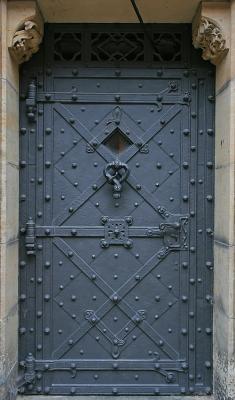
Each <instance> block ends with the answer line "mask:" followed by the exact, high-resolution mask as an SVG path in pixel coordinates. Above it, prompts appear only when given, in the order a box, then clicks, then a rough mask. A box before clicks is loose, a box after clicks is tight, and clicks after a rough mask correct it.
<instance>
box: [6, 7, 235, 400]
mask: <svg viewBox="0 0 235 400" xmlns="http://www.w3.org/2000/svg"><path fill="white" fill-rule="evenodd" d="M12 3H14V2H12ZM19 3H21V2H19ZM22 3H23V2H22ZM28 3H29V4H30V3H31V1H29V2H28ZM221 3H223V2H221ZM233 6H234V4H233ZM7 7H8V6H7V2H6V1H3V2H2V3H1V11H2V20H3V22H4V21H5V28H4V30H3V32H4V35H3V40H4V39H5V43H7V32H6V26H11V27H12V26H14V29H13V30H14V31H16V30H17V27H18V24H17V17H16V16H13V13H9V12H8V11H9V10H8V9H7ZM34 7H35V5H34ZM212 11H213V12H214V18H215V20H216V19H217V18H218V13H219V16H220V23H221V24H222V26H223V28H224V31H225V32H226V34H227V41H228V43H229V41H230V39H232V38H234V36H233V35H234V34H232V33H231V32H230V30H229V29H230V25H229V24H230V19H231V17H232V16H233V18H234V12H235V9H234V7H232V5H231V7H230V4H228V3H227V4H226V7H225V9H223V8H222V6H221V4H220V6H219V5H218V8H216V6H214V8H213V10H212ZM31 14H32V4H31V8H30V9H28V10H27V7H26V8H25V9H24V18H26V17H27V16H29V15H31ZM21 17H22V15H21ZM9 21H10V22H9ZM156 22H157V21H156ZM11 34H12V32H10V35H11ZM1 50H2V53H1V59H2V65H1V68H2V78H1V88H0V91H1V94H2V96H1V98H2V100H1V105H0V107H1V115H2V117H1V121H0V122H1V129H2V135H1V169H0V179H1V181H0V189H1V209H0V212H1V215H0V217H1V218H0V220H1V225H0V233H1V254H0V260H1V266H0V268H1V282H0V285H1V317H2V321H3V323H2V325H1V330H2V331H1V345H2V346H1V355H3V356H4V359H5V360H6V361H5V362H4V364H2V365H1V368H2V370H3V371H4V375H3V376H4V388H6V390H7V393H8V392H9V391H11V393H13V395H14V393H16V392H15V391H14V389H13V388H14V387H15V382H16V376H17V358H18V348H17V343H18V310H17V309H18V307H17V304H18V284H17V280H18V279H17V276H18V239H17V235H18V194H19V184H18V165H19V154H18V128H19V122H18V121H19V113H18V104H19V91H18V83H19V67H18V62H17V60H16V59H14V58H11V57H10V55H9V53H8V49H7V48H4V49H3V48H2V47H1ZM234 52H235V46H232V47H231V48H230V54H229V55H228V56H227V57H226V58H225V59H224V60H223V61H222V62H221V63H219V64H218V65H217V68H216V112H215V126H216V128H215V130H216V144H215V160H216V161H215V215H214V221H215V235H214V260H215V265H214V269H215V277H214V293H215V298H214V335H213V338H214V352H213V359H214V394H215V397H216V398H217V399H223V400H224V399H226V400H229V399H232V398H234V396H235V385H234V383H235V378H234V364H235V362H234V358H233V353H234V347H235V344H234V332H235V326H234V323H235V318H234V317H235V307H234V304H235V301H234V299H235V287H234V243H235V241H234V208H235V207H234V175H235V173H234V158H235V156H234V136H235V135H234V125H235V124H234V104H235V90H234V89H235V81H234V79H232V78H233V73H232V70H231V66H232V65H233V63H232V60H233V57H234ZM232 56H233V57H232ZM6 267H8V268H6ZM222 268H223V269H222ZM221 269H222V271H223V273H222V274H221ZM9 288H11V290H10V291H9ZM9 388H10V389H9ZM3 390H5V389H3ZM194 399H195V397H194Z"/></svg>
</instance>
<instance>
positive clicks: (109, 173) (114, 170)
mask: <svg viewBox="0 0 235 400" xmlns="http://www.w3.org/2000/svg"><path fill="white" fill-rule="evenodd" d="M129 173H130V170H129V167H128V165H127V164H125V163H123V162H121V161H118V160H116V161H112V162H110V163H108V164H107V165H106V167H105V168H104V176H105V178H106V179H107V181H108V183H110V184H111V185H113V197H114V198H115V199H119V198H120V197H121V191H122V182H123V181H125V180H126V179H127V177H128V175H129Z"/></svg>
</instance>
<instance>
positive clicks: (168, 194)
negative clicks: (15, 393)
mask: <svg viewBox="0 0 235 400" xmlns="http://www.w3.org/2000/svg"><path fill="white" fill-rule="evenodd" d="M148 34H149V35H151V37H152V40H153V41H155V46H156V48H155V49H154V50H153V49H152V47H151V46H150V42H149V41H148V38H146V33H145V32H143V30H142V28H141V27H140V26H139V25H135V24H133V25H131V26H130V25H119V26H115V27H114V26H107V25H105V26H103V25H101V26H99V27H97V26H93V25H88V26H86V25H85V26H84V25H83V26H80V25H49V26H48V27H47V28H46V33H45V40H44V47H43V51H41V53H39V55H38V58H37V57H35V59H34V60H32V61H31V62H30V63H28V64H26V65H25V66H24V67H23V70H22V79H21V128H20V137H21V150H20V153H21V160H20V167H21V178H20V179H21V184H20V190H21V193H20V202H21V213H20V224H21V248H20V295H19V296H20V328H19V336H20V371H21V373H22V381H21V387H20V392H21V393H26V394H35V393H36V394H50V395H83V394H84V395H88V394H91V395H92V394H101V395H161V394H163V395H166V394H169V395H170V394H171V395H177V394H180V395H187V394H188V395H193V394H210V393H211V384H212V361H211V359H212V358H211V355H212V303H213V297H212V277H213V251H212V244H213V163H214V121H213V115H214V114H213V113H214V104H213V98H214V97H213V96H214V75H213V68H211V66H210V65H209V64H207V63H204V62H202V61H201V60H200V55H198V54H197V53H196V52H195V51H193V50H192V49H191V45H190V37H191V35H190V26H188V25H182V26H181V25H178V26H177V27H176V26H169V25H160V26H158V25H156V26H155V25H151V26H148Z"/></svg>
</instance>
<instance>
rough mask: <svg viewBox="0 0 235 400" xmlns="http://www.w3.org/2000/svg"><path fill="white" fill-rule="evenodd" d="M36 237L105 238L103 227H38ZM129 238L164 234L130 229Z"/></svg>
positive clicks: (151, 228)
mask: <svg viewBox="0 0 235 400" xmlns="http://www.w3.org/2000/svg"><path fill="white" fill-rule="evenodd" d="M35 234H36V237H104V236H105V227H103V226H80V227H78V226H68V227H67V226H63V227H62V226H49V225H48V226H36V227H35ZM128 236H129V237H142V238H144V237H163V236H164V232H163V231H162V230H160V229H158V228H156V227H147V226H131V227H128Z"/></svg>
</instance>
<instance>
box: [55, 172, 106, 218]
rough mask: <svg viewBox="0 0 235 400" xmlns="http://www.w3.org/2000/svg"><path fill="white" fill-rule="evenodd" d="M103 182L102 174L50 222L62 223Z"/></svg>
mask: <svg viewBox="0 0 235 400" xmlns="http://www.w3.org/2000/svg"><path fill="white" fill-rule="evenodd" d="M105 183H107V181H106V178H105V177H104V175H103V174H102V175H100V176H99V178H98V179H97V181H96V183H95V184H94V185H93V186H92V187H88V188H87V189H86V190H85V191H84V192H83V193H82V194H80V196H79V197H78V198H77V199H76V200H74V201H73V202H72V203H71V204H70V205H69V206H68V207H66V208H64V210H63V211H62V213H60V214H59V215H57V216H56V217H55V218H54V219H53V221H52V224H53V225H62V224H63V223H64V222H65V221H67V219H69V218H70V216H71V215H72V214H73V213H74V212H76V211H77V210H78V209H79V208H80V207H81V206H82V205H83V204H84V203H85V202H86V201H87V200H89V199H90V198H91V197H92V196H93V195H94V194H95V193H96V192H97V190H99V189H101V188H102V186H104V185H105Z"/></svg>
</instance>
